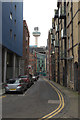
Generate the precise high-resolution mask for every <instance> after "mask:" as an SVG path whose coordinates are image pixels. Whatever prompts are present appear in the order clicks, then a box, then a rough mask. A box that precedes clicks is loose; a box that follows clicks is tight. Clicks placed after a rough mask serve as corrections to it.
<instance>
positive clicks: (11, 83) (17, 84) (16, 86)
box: [5, 78, 26, 93]
mask: <svg viewBox="0 0 80 120" xmlns="http://www.w3.org/2000/svg"><path fill="white" fill-rule="evenodd" d="M25 90H26V84H25V81H24V80H22V79H21V78H15V79H9V80H8V81H7V83H6V85H5V92H6V93H8V92H21V93H23V92H24V91H25Z"/></svg>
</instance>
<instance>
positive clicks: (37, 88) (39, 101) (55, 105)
mask: <svg viewBox="0 0 80 120" xmlns="http://www.w3.org/2000/svg"><path fill="white" fill-rule="evenodd" d="M4 96H5V97H4V98H3V99H2V117H3V118H43V117H44V118H46V117H50V116H51V118H52V117H56V116H57V114H58V113H60V112H61V110H62V109H63V108H64V105H63V102H64V101H63V100H62V99H64V98H63V96H62V94H61V93H60V92H59V90H58V89H56V88H55V87H54V86H53V85H52V84H51V83H48V82H47V81H45V79H43V78H39V80H38V81H37V82H35V83H34V84H33V85H32V86H31V87H30V88H29V89H28V90H27V91H25V93H24V94H4ZM60 102H62V103H60ZM61 104H62V105H61ZM48 114H49V115H48ZM45 115H47V116H45Z"/></svg>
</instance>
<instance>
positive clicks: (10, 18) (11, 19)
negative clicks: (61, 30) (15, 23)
mask: <svg viewBox="0 0 80 120" xmlns="http://www.w3.org/2000/svg"><path fill="white" fill-rule="evenodd" d="M10 19H11V20H12V12H10Z"/></svg>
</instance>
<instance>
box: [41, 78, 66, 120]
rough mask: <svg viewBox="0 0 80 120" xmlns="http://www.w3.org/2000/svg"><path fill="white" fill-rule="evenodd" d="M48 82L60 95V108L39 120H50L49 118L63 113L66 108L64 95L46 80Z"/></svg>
mask: <svg viewBox="0 0 80 120" xmlns="http://www.w3.org/2000/svg"><path fill="white" fill-rule="evenodd" d="M44 80H45V81H46V82H48V83H49V84H50V85H51V86H52V88H53V89H54V90H55V91H56V92H57V94H58V97H59V101H60V104H59V106H58V108H57V109H55V110H54V111H52V112H51V113H49V114H47V115H45V116H43V117H42V118H40V119H39V120H42V119H45V120H48V119H49V118H52V117H54V116H55V115H56V114H58V113H59V112H61V110H62V109H63V108H64V98H63V95H62V93H61V92H60V91H59V90H58V89H57V88H56V87H55V86H54V85H53V84H52V83H50V82H49V81H48V80H46V79H44Z"/></svg>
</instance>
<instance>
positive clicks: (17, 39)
mask: <svg viewBox="0 0 80 120" xmlns="http://www.w3.org/2000/svg"><path fill="white" fill-rule="evenodd" d="M10 32H11V33H10ZM22 43H23V2H3V3H2V45H3V46H4V47H6V48H8V49H9V50H11V51H13V52H14V53H16V54H17V55H19V56H22V47H23V46H22Z"/></svg>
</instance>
